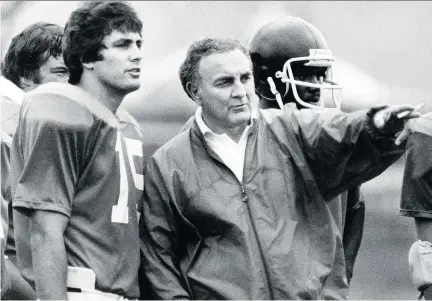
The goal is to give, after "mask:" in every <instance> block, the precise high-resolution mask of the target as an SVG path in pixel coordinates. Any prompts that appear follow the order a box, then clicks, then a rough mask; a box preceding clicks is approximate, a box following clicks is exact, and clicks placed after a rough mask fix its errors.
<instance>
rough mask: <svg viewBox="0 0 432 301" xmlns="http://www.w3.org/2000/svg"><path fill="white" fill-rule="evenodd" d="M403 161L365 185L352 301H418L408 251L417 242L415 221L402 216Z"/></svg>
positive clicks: (352, 284)
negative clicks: (389, 300) (363, 209)
mask: <svg viewBox="0 0 432 301" xmlns="http://www.w3.org/2000/svg"><path fill="white" fill-rule="evenodd" d="M402 175H403V160H402V159H401V160H399V161H398V162H397V163H396V164H394V165H393V166H391V167H390V168H388V169H387V170H386V171H385V172H384V173H382V174H381V175H380V176H378V177H376V178H375V179H373V180H371V181H369V182H367V183H365V184H363V186H362V187H363V189H362V191H363V194H364V197H365V202H366V220H365V228H364V233H363V241H362V245H361V247H360V252H359V255H358V258H357V261H356V265H355V268H354V277H353V279H352V283H351V292H350V298H351V299H363V300H377V299H379V300H383V299H393V300H395V299H399V300H415V299H417V297H418V293H417V291H416V290H415V288H414V286H413V285H412V283H411V279H410V275H409V268H408V262H407V260H408V250H409V248H410V246H411V244H412V243H413V242H414V240H415V231H414V221H413V219H412V218H408V217H402V216H400V215H399V201H400V191H401V184H402Z"/></svg>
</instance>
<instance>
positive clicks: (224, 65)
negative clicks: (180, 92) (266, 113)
mask: <svg viewBox="0 0 432 301" xmlns="http://www.w3.org/2000/svg"><path fill="white" fill-rule="evenodd" d="M251 67H252V66H251V62H250V60H249V58H248V57H246V55H244V54H243V53H242V52H241V51H240V50H233V51H230V52H225V53H213V54H210V55H208V56H205V57H203V58H202V59H201V61H200V64H199V78H200V83H199V85H198V89H197V92H196V94H195V97H194V100H195V101H196V102H197V104H198V105H201V107H202V110H203V119H204V121H205V122H206V124H207V126H208V127H209V128H210V129H211V130H212V131H214V132H216V133H218V134H220V133H225V132H230V131H232V129H233V128H236V127H245V126H246V125H247V124H248V123H249V120H250V118H251V101H252V100H253V99H254V97H255V86H254V81H253V76H252V68H251Z"/></svg>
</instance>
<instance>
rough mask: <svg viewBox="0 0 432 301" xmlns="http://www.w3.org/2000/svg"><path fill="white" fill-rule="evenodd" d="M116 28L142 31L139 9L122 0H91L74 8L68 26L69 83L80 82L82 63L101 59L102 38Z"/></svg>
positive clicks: (65, 46) (65, 45) (65, 50)
mask: <svg viewBox="0 0 432 301" xmlns="http://www.w3.org/2000/svg"><path fill="white" fill-rule="evenodd" d="M113 30H118V31H120V32H137V33H139V34H141V31H142V22H141V20H140V19H139V18H138V15H137V13H136V11H135V10H134V9H133V8H132V7H131V6H130V5H129V4H127V3H125V2H121V1H108V2H105V1H88V2H85V3H84V4H83V5H81V6H80V7H79V8H78V9H76V10H75V11H73V12H72V14H71V15H70V17H69V20H68V21H67V23H66V26H65V37H64V40H63V59H64V62H65V65H66V67H67V68H68V69H69V83H71V84H77V83H78V82H79V81H80V80H81V75H82V73H83V65H82V63H90V62H95V61H100V60H102V59H103V57H102V56H101V54H100V50H101V49H103V48H104V47H106V46H105V45H103V43H102V41H103V39H104V38H105V37H106V36H107V35H109V34H110V33H111V32H112V31H113Z"/></svg>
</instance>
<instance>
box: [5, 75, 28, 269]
mask: <svg viewBox="0 0 432 301" xmlns="http://www.w3.org/2000/svg"><path fill="white" fill-rule="evenodd" d="M0 86H1V89H0V99H1V105H0V111H1V117H0V118H1V119H0V120H1V181H0V182H1V202H2V203H1V217H2V220H1V223H2V227H3V232H4V235H5V244H6V246H5V253H6V255H7V256H8V257H9V259H10V260H11V261H12V262H13V263H16V260H15V239H14V234H13V223H12V207H11V203H10V201H11V193H10V180H9V172H10V162H9V160H10V144H11V140H12V138H11V137H12V135H13V134H14V132H15V129H16V127H17V125H18V116H19V110H20V108H21V103H22V101H23V98H24V96H25V92H24V91H22V90H21V89H20V88H18V87H17V86H16V85H15V84H14V83H12V82H11V81H9V80H8V79H6V78H5V77H4V76H0Z"/></svg>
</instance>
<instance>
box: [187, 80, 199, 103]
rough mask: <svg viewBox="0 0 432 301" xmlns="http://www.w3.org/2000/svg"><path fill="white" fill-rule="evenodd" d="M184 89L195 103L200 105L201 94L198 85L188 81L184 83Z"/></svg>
mask: <svg viewBox="0 0 432 301" xmlns="http://www.w3.org/2000/svg"><path fill="white" fill-rule="evenodd" d="M186 91H187V93H188V94H189V96H190V97H191V98H192V99H193V100H194V101H195V102H196V103H197V105H199V106H200V105H201V103H202V101H201V95H200V93H199V87H198V85H196V84H193V83H191V82H188V83H187V84H186Z"/></svg>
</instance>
